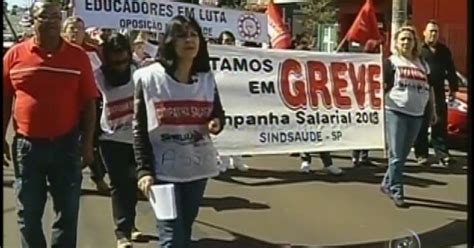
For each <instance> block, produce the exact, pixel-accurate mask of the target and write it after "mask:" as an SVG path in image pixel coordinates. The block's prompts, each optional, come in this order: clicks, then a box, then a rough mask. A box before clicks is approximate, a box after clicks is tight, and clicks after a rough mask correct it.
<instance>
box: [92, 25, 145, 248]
mask: <svg viewBox="0 0 474 248" xmlns="http://www.w3.org/2000/svg"><path fill="white" fill-rule="evenodd" d="M103 55H104V62H103V65H102V66H101V68H100V69H99V70H96V71H95V78H96V82H97V88H98V89H99V90H100V92H101V96H102V104H101V106H102V109H101V111H100V118H99V120H100V128H98V130H99V132H100V133H99V134H98V135H99V149H100V154H101V157H102V160H103V162H104V164H105V167H106V168H107V172H108V174H109V178H110V184H111V186H112V187H111V198H112V212H113V217H114V223H115V225H116V228H115V236H116V238H117V248H126V247H132V241H131V240H132V239H138V238H139V236H140V235H141V233H140V232H139V231H138V230H136V228H135V215H136V214H135V207H136V205H137V191H138V188H137V177H136V163H135V157H134V152H133V135H132V117H133V93H134V86H133V81H132V75H133V72H134V71H135V66H133V65H132V50H131V47H130V42H129V41H128V39H127V38H126V37H125V36H123V35H121V34H112V35H111V36H110V37H108V38H107V39H106V40H105V41H104V44H103Z"/></svg>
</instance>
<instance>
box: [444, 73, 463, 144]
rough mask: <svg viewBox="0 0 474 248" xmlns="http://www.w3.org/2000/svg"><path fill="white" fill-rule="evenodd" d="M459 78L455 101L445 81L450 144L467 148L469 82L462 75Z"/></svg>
mask: <svg viewBox="0 0 474 248" xmlns="http://www.w3.org/2000/svg"><path fill="white" fill-rule="evenodd" d="M457 75H458V78H459V91H458V92H457V93H456V97H455V98H454V99H449V97H448V90H449V87H448V82H447V81H445V89H446V102H447V104H448V142H449V144H450V146H452V147H460V148H461V147H465V146H467V144H468V140H469V134H468V128H467V121H468V116H467V109H468V100H467V97H468V96H467V93H468V89H467V87H468V83H469V82H468V80H467V79H466V77H464V76H463V75H462V74H461V73H459V72H458V73H457Z"/></svg>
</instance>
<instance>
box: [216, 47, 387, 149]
mask: <svg viewBox="0 0 474 248" xmlns="http://www.w3.org/2000/svg"><path fill="white" fill-rule="evenodd" d="M209 49H210V55H211V68H212V69H213V70H214V73H215V77H216V81H217V85H218V88H219V93H220V96H221V101H222V104H223V106H224V109H225V111H226V126H225V128H224V131H223V132H222V133H221V134H219V135H218V136H217V137H215V144H216V147H217V148H218V150H219V153H220V154H222V155H237V154H278V153H296V152H317V151H337V150H357V149H384V144H385V140H384V121H383V120H384V116H383V83H382V68H381V57H380V55H377V54H362V53H317V52H308V51H294V50H293V51H292V50H271V49H270V50H264V49H255V48H244V47H233V46H216V45H212V46H209Z"/></svg>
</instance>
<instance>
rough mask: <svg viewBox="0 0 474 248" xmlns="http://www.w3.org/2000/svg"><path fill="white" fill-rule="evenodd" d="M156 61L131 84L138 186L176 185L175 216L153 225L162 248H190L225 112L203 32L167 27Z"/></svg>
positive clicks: (181, 23)
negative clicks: (214, 138) (158, 57)
mask: <svg viewBox="0 0 474 248" xmlns="http://www.w3.org/2000/svg"><path fill="white" fill-rule="evenodd" d="M160 49H161V51H160V62H159V63H155V64H152V65H150V66H147V67H144V68H141V69H139V70H138V71H136V72H135V74H134V76H133V78H134V82H135V96H134V99H135V100H134V117H133V139H134V150H135V158H136V161H137V166H138V167H137V175H138V186H139V188H140V189H141V190H142V191H143V192H144V193H145V195H147V196H148V195H149V193H150V189H151V186H152V185H153V184H172V185H173V186H174V193H175V199H176V200H175V203H176V210H177V217H176V219H174V220H157V225H158V233H159V236H160V240H159V243H160V245H161V247H163V248H170V247H173V248H183V247H189V246H190V243H191V231H192V225H193V222H194V220H195V218H196V217H197V214H198V212H199V204H200V202H201V200H202V198H203V195H204V190H205V188H206V184H207V181H208V179H209V178H211V177H214V176H217V175H218V174H219V171H218V169H217V161H216V155H217V151H216V149H215V148H214V145H213V143H212V140H211V137H210V134H214V135H216V134H218V133H219V132H220V131H221V130H222V128H223V125H224V111H223V109H222V105H221V102H220V99H219V94H218V91H217V86H216V82H215V79H214V75H213V73H212V72H211V69H210V65H209V53H208V50H207V45H206V42H205V40H204V37H203V34H202V31H201V27H200V26H199V24H198V23H197V22H196V21H195V20H194V19H193V18H191V17H186V16H176V17H174V18H173V19H171V21H170V22H169V26H168V27H167V28H166V32H165V34H164V37H163V43H162V44H161V46H160Z"/></svg>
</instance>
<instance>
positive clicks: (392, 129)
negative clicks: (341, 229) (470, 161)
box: [381, 26, 437, 207]
mask: <svg viewBox="0 0 474 248" xmlns="http://www.w3.org/2000/svg"><path fill="white" fill-rule="evenodd" d="M417 40H418V37H417V34H416V30H415V29H414V28H413V27H411V26H404V27H401V28H400V29H399V30H397V32H396V33H395V36H394V42H395V49H394V51H393V55H391V56H390V57H389V58H388V60H387V61H385V64H384V83H385V125H386V126H385V127H386V136H387V144H388V154H389V161H388V162H389V164H388V169H387V172H386V173H385V176H384V179H383V181H382V185H381V190H382V191H383V192H384V193H385V194H387V195H389V196H390V198H392V200H393V201H394V203H395V205H396V206H397V207H404V206H405V201H404V188H403V167H404V165H405V161H406V159H407V157H408V154H409V153H410V148H411V147H412V145H413V143H414V142H415V139H416V137H417V135H418V132H419V130H420V127H421V124H422V122H423V114H424V110H425V107H426V106H427V104H431V106H432V107H433V108H434V106H433V105H434V103H435V102H434V92H433V87H432V85H431V84H432V79H431V68H430V67H429V66H428V64H427V63H426V62H425V61H424V59H423V58H422V57H421V56H420V45H419V44H418V42H417ZM431 118H432V119H431V123H432V124H434V123H436V120H437V115H436V111H433V112H432V115H431Z"/></svg>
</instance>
